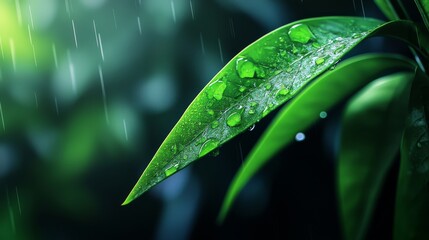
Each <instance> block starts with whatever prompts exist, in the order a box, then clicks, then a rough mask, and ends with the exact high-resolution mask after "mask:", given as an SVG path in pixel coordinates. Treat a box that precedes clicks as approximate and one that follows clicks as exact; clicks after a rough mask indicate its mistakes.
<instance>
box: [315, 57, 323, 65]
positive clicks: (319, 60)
mask: <svg viewBox="0 0 429 240" xmlns="http://www.w3.org/2000/svg"><path fill="white" fill-rule="evenodd" d="M324 62H325V59H324V58H318V59H316V61H315V63H316V64H317V65H320V64H322V63H324Z"/></svg>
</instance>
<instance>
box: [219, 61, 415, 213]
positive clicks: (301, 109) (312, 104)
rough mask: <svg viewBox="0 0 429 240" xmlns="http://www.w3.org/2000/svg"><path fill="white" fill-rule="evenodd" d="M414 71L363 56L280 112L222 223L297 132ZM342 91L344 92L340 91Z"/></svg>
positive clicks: (239, 180)
mask: <svg viewBox="0 0 429 240" xmlns="http://www.w3.org/2000/svg"><path fill="white" fill-rule="evenodd" d="M395 68H398V69H414V65H413V64H412V63H411V62H409V61H408V60H406V59H404V58H401V57H399V56H396V55H378V54H376V55H373V54H370V55H361V56H359V57H355V58H352V59H348V60H346V61H344V62H343V63H340V64H339V65H338V66H337V67H336V68H335V70H333V71H329V72H327V73H326V74H324V75H322V76H321V77H320V78H318V79H317V80H316V81H315V82H313V83H312V84H311V85H309V86H308V87H307V88H306V89H305V90H304V91H303V92H302V93H300V94H299V95H298V96H297V97H296V98H295V99H293V100H292V101H291V102H290V103H289V104H288V105H286V106H284V107H283V109H282V110H281V111H280V112H279V113H278V115H277V116H276V118H275V119H274V120H273V122H272V123H271V124H270V126H269V127H268V129H267V130H266V131H265V132H264V134H263V135H262V137H261V138H260V139H259V140H258V142H257V143H256V145H255V147H254V148H253V149H252V151H251V152H250V153H249V156H248V157H247V159H246V161H245V163H244V164H243V165H242V166H241V168H240V170H239V172H238V173H237V175H236V176H235V178H234V180H233V182H232V184H231V186H230V188H229V190H228V193H227V195H226V198H225V200H224V203H223V206H222V210H221V214H220V218H219V219H220V220H222V219H223V218H224V217H225V215H226V213H227V212H228V210H229V208H230V207H231V205H232V203H233V201H234V199H235V198H236V196H237V194H238V193H239V192H240V190H241V189H242V188H243V187H244V185H245V184H246V183H247V182H248V181H249V179H250V178H251V177H252V176H253V175H254V174H255V173H256V172H257V171H258V170H259V169H260V168H261V167H262V166H263V165H264V164H265V163H266V162H267V161H268V160H269V159H270V158H272V157H273V156H274V155H275V154H276V153H278V152H279V151H280V150H281V149H283V148H284V147H285V146H287V145H288V144H289V143H291V142H292V141H293V140H294V138H295V135H296V133H297V132H301V131H304V130H306V129H307V128H308V127H310V126H311V125H313V124H314V123H315V122H316V121H317V120H318V119H319V114H320V112H322V111H326V110H329V109H330V108H331V107H333V106H334V105H335V104H337V103H338V102H340V101H341V100H342V99H344V98H345V97H346V96H348V95H350V94H351V93H353V92H355V91H357V90H358V89H359V88H361V87H363V86H364V85H365V84H367V83H368V82H370V81H372V80H373V79H375V78H376V77H377V76H379V75H380V74H382V73H383V72H385V71H387V70H389V69H390V70H392V69H395ZM339 90H341V91H339Z"/></svg>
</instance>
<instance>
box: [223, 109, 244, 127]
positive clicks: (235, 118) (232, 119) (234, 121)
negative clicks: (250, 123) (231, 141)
mask: <svg viewBox="0 0 429 240" xmlns="http://www.w3.org/2000/svg"><path fill="white" fill-rule="evenodd" d="M240 123H241V113H239V112H235V113H232V114H231V115H229V116H228V118H227V119H226V124H227V125H228V126H230V127H235V126H237V125H239V124H240Z"/></svg>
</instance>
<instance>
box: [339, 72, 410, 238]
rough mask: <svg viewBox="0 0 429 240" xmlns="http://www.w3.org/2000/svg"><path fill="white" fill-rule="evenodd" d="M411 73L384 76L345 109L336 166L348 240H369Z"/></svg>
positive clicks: (398, 135)
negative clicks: (368, 232) (367, 233)
mask: <svg viewBox="0 0 429 240" xmlns="http://www.w3.org/2000/svg"><path fill="white" fill-rule="evenodd" d="M413 79H414V76H413V74H409V73H398V74H395V75H389V76H385V77H382V78H380V79H378V80H376V81H374V82H372V83H371V84H370V85H368V86H367V87H365V88H364V89H363V90H362V91H361V92H359V94H358V95H356V96H355V97H354V98H353V99H352V100H351V101H350V102H349V104H348V106H347V107H346V111H345V113H344V118H343V128H342V134H341V135H342V136H341V147H340V154H339V166H338V191H339V203H340V210H341V217H342V225H343V230H344V235H345V239H365V236H366V232H367V228H368V226H369V223H370V221H371V216H372V212H373V209H374V206H375V203H376V201H377V197H378V193H379V192H380V189H381V187H382V184H383V180H384V178H385V176H386V174H387V172H388V170H389V168H390V166H391V165H392V163H393V160H394V159H395V155H396V153H397V152H398V149H399V145H400V139H401V134H402V129H403V127H404V124H405V118H406V117H405V116H406V112H407V107H408V99H409V95H410V90H411V83H412V80H413Z"/></svg>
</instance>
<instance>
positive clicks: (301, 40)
mask: <svg viewBox="0 0 429 240" xmlns="http://www.w3.org/2000/svg"><path fill="white" fill-rule="evenodd" d="M380 25H382V22H380V21H378V20H374V19H361V18H346V17H328V18H316V19H308V20H302V21H298V22H295V23H291V24H288V25H286V26H284V27H281V28H279V29H277V30H275V31H273V32H271V33H269V34H267V35H265V36H264V37H262V38H261V39H259V40H258V41H256V42H255V43H253V44H251V45H250V46H248V47H247V48H246V49H244V50H243V51H242V52H240V53H239V54H238V55H237V56H236V57H234V58H233V59H232V60H231V61H230V62H229V63H228V64H227V65H226V66H225V67H224V68H223V69H222V70H221V71H220V72H219V73H218V74H216V76H214V78H213V79H212V80H211V81H210V82H209V83H208V84H207V86H206V87H205V88H204V89H203V90H202V91H201V93H200V94H198V96H197V97H196V98H195V99H194V101H193V102H192V103H191V104H190V106H189V107H188V109H187V110H186V112H185V113H184V114H183V116H182V117H181V119H180V120H179V122H178V123H177V124H176V126H175V127H174V128H173V130H172V131H171V133H170V134H169V135H168V136H167V138H166V139H165V141H164V142H163V144H162V145H161V146H160V148H159V149H158V151H157V153H156V154H155V156H154V157H153V159H152V161H151V163H150V164H149V165H148V167H147V168H146V170H145V171H144V172H143V175H142V176H141V178H140V179H139V181H138V183H137V184H136V186H135V187H134V188H133V190H132V191H131V193H130V195H129V196H128V197H127V199H126V200H125V202H124V204H126V203H129V202H130V201H132V200H133V199H135V198H136V197H137V196H139V195H141V194H142V193H143V192H145V191H147V190H148V189H149V188H150V187H152V186H153V185H155V184H156V183H158V182H160V181H162V180H163V179H165V178H166V177H168V176H170V175H171V174H173V173H174V172H177V171H178V170H179V169H181V168H183V167H185V166H187V165H188V164H190V163H191V162H192V161H194V160H196V159H198V158H200V157H202V156H204V155H206V154H207V153H209V152H210V151H212V150H214V149H215V148H217V147H218V146H220V145H221V144H223V143H224V142H226V141H228V140H229V139H231V138H232V137H234V136H236V135H237V134H239V133H240V132H242V131H244V130H246V129H247V128H248V127H249V126H251V125H253V124H254V123H255V122H257V121H258V120H260V119H261V118H262V117H264V116H265V115H267V114H268V113H269V112H270V111H272V110H273V109H274V108H276V107H277V106H279V105H281V104H282V103H284V102H285V101H287V100H288V99H290V98H291V97H292V96H293V95H295V94H296V92H297V91H299V90H300V89H301V88H302V87H303V86H304V85H305V84H306V83H307V82H309V81H310V80H311V79H313V78H314V77H316V76H317V75H319V74H320V73H322V72H323V71H325V70H326V69H328V68H329V67H330V66H331V65H333V64H334V63H336V62H337V61H338V60H339V59H340V58H341V57H342V56H343V55H344V54H345V53H346V52H348V51H349V50H350V49H351V48H353V47H354V46H355V45H356V44H357V43H359V42H360V41H362V40H363V39H364V38H365V37H367V36H368V35H369V34H370V33H371V32H372V31H375V30H376V29H377V28H378V27H379V26H380ZM316 61H317V63H316Z"/></svg>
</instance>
